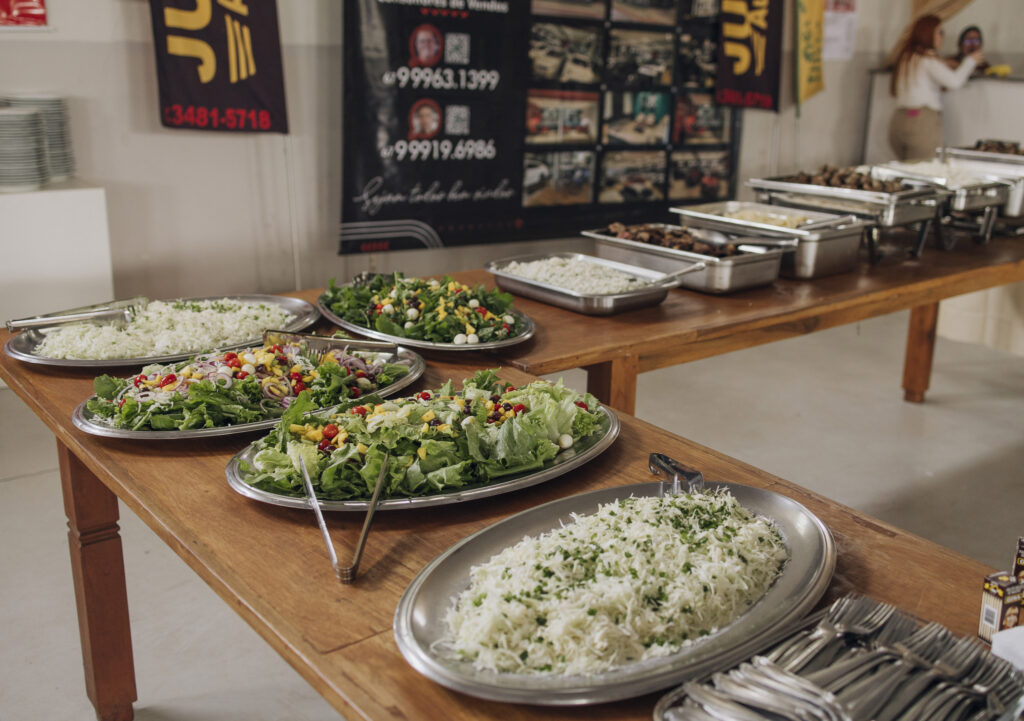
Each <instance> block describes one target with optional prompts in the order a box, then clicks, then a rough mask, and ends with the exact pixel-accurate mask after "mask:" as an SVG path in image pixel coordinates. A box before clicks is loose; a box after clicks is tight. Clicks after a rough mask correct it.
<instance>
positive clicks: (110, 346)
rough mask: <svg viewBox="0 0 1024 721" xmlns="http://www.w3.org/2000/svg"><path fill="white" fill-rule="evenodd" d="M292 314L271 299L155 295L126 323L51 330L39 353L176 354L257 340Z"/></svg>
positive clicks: (99, 356) (95, 356)
mask: <svg viewBox="0 0 1024 721" xmlns="http://www.w3.org/2000/svg"><path fill="white" fill-rule="evenodd" d="M293 318H294V316H293V315H292V314H291V313H289V312H288V311H287V310H285V309H284V308H282V307H280V306H278V305H273V304H270V303H259V302H249V301H246V302H243V301H237V300H230V299H228V298H224V299H222V300H202V301H160V300H154V301H150V302H149V304H147V305H146V308H145V309H144V310H142V311H140V312H139V313H137V314H136V316H135V318H134V319H133V320H132V321H131V323H129V324H128V325H127V326H126V327H124V328H119V327H117V326H114V325H110V324H93V323H75V324H72V325H66V326H61V327H59V328H55V329H54V330H51V331H48V332H47V333H46V335H45V337H44V339H43V341H42V342H41V343H40V344H39V345H38V346H36V349H35V352H36V353H37V354H39V355H41V356H45V357H47V358H72V359H79V360H113V359H118V358H145V357H151V356H162V355H176V354H179V353H191V352H195V351H202V350H208V349H211V348H215V347H217V346H224V345H229V344H232V343H243V342H245V341H248V340H253V339H256V338H259V337H260V335H261V334H262V333H263V331H265V330H266V329H268V328H284V327H285V326H286V325H287V324H288V323H290V322H291V320H292V319H293Z"/></svg>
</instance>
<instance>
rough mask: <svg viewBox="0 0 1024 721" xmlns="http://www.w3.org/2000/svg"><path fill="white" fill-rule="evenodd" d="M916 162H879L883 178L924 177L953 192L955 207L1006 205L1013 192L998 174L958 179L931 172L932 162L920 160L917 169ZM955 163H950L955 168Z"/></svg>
mask: <svg viewBox="0 0 1024 721" xmlns="http://www.w3.org/2000/svg"><path fill="white" fill-rule="evenodd" d="M914 165H915V163H897V162H893V163H886V164H885V165H879V166H877V168H878V171H879V173H880V175H879V177H882V178H887V179H888V178H908V179H911V180H923V181H924V182H926V183H931V184H933V185H936V186H938V187H940V188H945V189H946V190H948V191H949V192H950V197H949V209H950V210H954V211H958V212H960V211H971V210H984V209H985V208H989V207H999V206H1000V205H1003V204H1004V203H1005V202H1006V201H1007V199H1008V198H1009V194H1010V185H1009V183H1007V182H1006V181H1005V180H1004V179H1002V178H999V177H997V176H994V175H988V174H985V173H978V174H976V175H975V177H974V178H973V179H972V180H970V181H967V182H958V181H957V180H956V179H954V178H952V177H950V175H951V174H950V173H945V174H940V173H934V172H931V173H929V172H928V170H929V169H930V165H931V163H928V164H924V163H919V164H917V165H920V166H921V169H920V170H915V169H914V167H913V166H914ZM952 168H953V166H950V171H952Z"/></svg>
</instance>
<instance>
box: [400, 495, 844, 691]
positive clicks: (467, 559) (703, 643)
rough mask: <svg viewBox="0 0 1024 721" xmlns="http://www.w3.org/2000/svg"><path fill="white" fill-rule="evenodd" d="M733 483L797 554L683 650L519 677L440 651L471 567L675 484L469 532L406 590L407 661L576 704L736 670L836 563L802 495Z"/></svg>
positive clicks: (553, 507) (577, 499) (449, 678)
mask: <svg viewBox="0 0 1024 721" xmlns="http://www.w3.org/2000/svg"><path fill="white" fill-rule="evenodd" d="M708 485H709V486H710V487H725V488H727V489H728V490H729V491H731V492H732V494H733V495H734V496H735V497H736V498H737V500H739V502H740V503H741V504H742V505H743V506H745V507H746V508H747V509H748V510H750V511H752V512H753V513H755V514H757V515H761V516H765V517H767V518H769V519H771V520H772V521H774V523H775V525H776V527H777V528H778V530H779V532H780V533H781V535H782V537H783V539H784V540H785V542H786V546H787V549H788V551H789V561H788V562H787V564H786V566H785V567H784V569H783V572H782V574H781V575H780V576H779V577H778V578H777V579H776V581H775V583H774V584H773V585H772V586H771V588H769V589H768V591H767V593H766V594H765V595H764V596H763V597H762V598H761V599H760V600H759V601H757V602H756V603H755V604H754V605H753V606H751V607H750V608H749V609H748V610H747V612H746V613H744V614H743V615H741V616H740V617H739V618H737V619H736V620H735V621H733V622H732V623H731V624H729V625H728V626H726V627H725V628H723V629H720V630H719V631H717V632H716V633H713V634H711V635H709V636H706V637H704V638H702V639H700V640H698V641H695V642H693V643H691V644H689V645H686V646H684V647H683V648H682V649H680V650H679V651H678V652H676V653H674V654H671V655H668V656H665V657H662V658H655V659H649V660H646V661H639V662H636V663H632V664H627V665H625V666H621V667H619V668H616V669H612V670H610V671H607V672H604V673H599V674H593V675H568V676H560V675H554V674H538V675H517V674H510V673H496V672H492V671H481V670H478V669H475V668H474V667H473V665H472V664H471V663H469V662H466V661H459V660H455V659H451V658H447V657H446V656H445V655H443V652H442V651H441V650H440V648H441V644H442V641H443V639H444V637H445V634H446V625H445V620H444V619H445V615H446V614H447V612H448V609H449V608H450V607H451V606H452V604H453V603H454V600H455V598H456V597H457V596H458V594H459V593H461V592H462V591H463V590H464V589H465V588H467V587H468V585H469V571H470V569H471V568H472V567H473V566H476V565H479V564H482V563H486V562H487V561H488V560H489V559H490V558H491V557H492V556H493V555H495V554H496V553H498V552H500V551H502V550H503V549H505V548H507V547H509V546H512V545H514V544H516V543H518V542H519V541H520V540H522V538H523V537H524V536H526V535H530V536H535V535H538V534H541V533H544V532H546V531H550V530H552V529H554V528H557V527H559V526H560V525H561V524H563V523H567V522H569V521H570V520H571V517H570V514H574V513H575V514H590V513H594V512H596V510H597V507H598V506H599V505H600V504H603V503H609V502H613V501H617V500H619V499H622V498H627V497H629V496H663V495H666V494H668V493H671V490H672V483H671V482H668V483H662V482H653V483H641V484H636V485H630V486H619V487H616V488H606V489H601V490H597V491H591V492H589V493H583V494H579V495H576V496H570V497H568V498H563V499H560V500H557V501H552V502H550V503H546V504H544V505H542V506H537V507H536V508H532V509H529V510H526V511H523V512H522V513H518V514H516V515H514V516H510V517H509V518H506V519H504V520H502V521H499V522H497V523H495V524H493V525H491V526H488V527H487V528H485V529H483V530H481V531H479V532H477V533H475V534H473V535H472V536H469V537H467V538H465V539H463V540H462V541H460V542H459V543H457V544H455V545H454V546H452V547H451V548H449V549H448V550H447V551H445V552H444V553H442V554H441V555H440V556H438V557H437V558H436V559H434V560H433V561H432V562H431V563H430V564H429V565H427V567H426V568H424V569H423V570H422V571H421V572H420V573H419V575H417V576H416V578H415V579H413V581H412V583H410V584H409V587H408V588H407V589H406V591H405V593H404V594H403V595H402V598H401V600H400V601H399V603H398V607H397V609H396V610H395V620H394V634H395V640H396V642H397V643H398V648H399V650H400V651H401V652H402V655H403V656H404V657H405V659H406V661H408V662H409V664H410V665H411V666H412V667H413V668H415V669H416V670H417V671H419V672H420V673H422V674H423V675H424V676H426V677H427V678H429V679H431V680H432V681H435V682H436V683H439V684H441V685H442V686H446V687H447V688H450V689H453V690H455V691H460V692H462V693H465V694H469V695H471V696H476V697H479V698H484V699H489V700H492V701H502V702H508V703H524V704H534V705H543V706H575V705H584V704H595V703H605V702H609V701H616V700H619V699H624V698H632V697H635V696H641V695H643V694H646V693H650V692H652V691H656V690H659V689H663V688H667V687H669V686H672V685H675V684H678V683H680V682H681V681H683V680H685V679H687V678H692V677H696V676H699V675H702V674H705V673H709V672H713V671H715V670H719V669H721V668H728V667H729V666H732V665H733V664H735V663H738V662H739V661H741V660H744V659H745V658H747V657H749V656H750V655H753V654H754V653H756V652H758V651H759V650H761V649H762V648H763V647H764V646H765V645H767V644H768V643H770V642H771V640H772V639H773V638H774V637H775V636H776V635H777V634H778V631H779V629H781V628H786V627H788V626H789V625H790V624H792V623H793V622H795V621H796V620H797V619H799V618H801V617H803V616H804V615H805V614H806V613H807V612H808V611H810V610H811V608H812V607H813V606H814V604H815V603H817V601H818V600H819V599H820V598H821V596H822V594H824V592H825V589H826V588H827V586H828V584H829V581H830V580H831V578H832V573H833V571H834V570H835V559H836V549H835V544H834V542H833V540H832V536H831V534H830V533H829V531H828V528H827V527H826V526H825V525H824V524H823V523H822V522H821V521H820V520H819V519H818V518H817V517H816V516H815V515H814V514H812V513H811V512H810V511H808V510H807V509H806V508H805V507H804V506H802V505H800V504H799V503H797V502H795V501H793V500H791V499H789V498H786V497H785V496H781V495H779V494H777V493H773V492H771V491H767V490H764V489H760V488H752V487H749V486H741V485H738V484H732V483H712V482H708Z"/></svg>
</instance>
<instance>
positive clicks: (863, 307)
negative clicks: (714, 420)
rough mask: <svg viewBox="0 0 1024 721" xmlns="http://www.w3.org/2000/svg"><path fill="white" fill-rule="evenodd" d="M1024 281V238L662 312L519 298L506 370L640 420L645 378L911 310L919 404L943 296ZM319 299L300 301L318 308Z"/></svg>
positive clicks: (911, 382) (690, 297)
mask: <svg viewBox="0 0 1024 721" xmlns="http://www.w3.org/2000/svg"><path fill="white" fill-rule="evenodd" d="M455 276H456V277H457V278H458V279H459V280H461V281H463V282H466V283H473V284H475V283H480V282H483V283H485V284H487V285H488V286H493V281H494V279H493V276H492V275H491V274H490V273H487V272H485V271H482V270H479V271H469V272H465V273H456V274H455ZM1019 280H1024V239H1021V238H995V239H993V240H992V242H991V243H989V244H988V245H975V244H973V243H970V242H960V243H958V244H957V247H956V248H955V249H954V250H952V251H942V250H937V249H933V248H928V249H927V250H926V251H925V252H924V254H923V255H922V256H921V258H919V259H910V258H906V257H905V253H901V254H899V255H898V256H894V257H890V258H886V259H884V260H883V261H881V263H879V264H877V265H869V264H867V263H861V265H860V267H859V268H858V270H856V271H855V272H851V273H843V274H841V275H835V276H831V277H826V278H819V279H815V280H809V281H808V280H779V281H777V282H776V283H775V284H774V285H771V286H768V287H765V288H759V289H754V290H749V291H742V292H739V293H733V294H729V295H723V296H713V295H707V294H703V293H695V292H691V291H686V290H674V291H671V292H670V293H669V295H668V298H667V299H666V300H665V301H664V302H663V303H661V304H660V305H658V306H655V307H653V308H648V309H644V310H639V311H633V312H629V313H623V314H620V315H613V316H608V317H604V318H598V317H594V316H585V315H580V314H578V313H572V312H570V311H566V310H562V309H560V308H555V307H553V306H550V305H546V304H544V303H539V302H535V301H531V300H529V299H526V298H517V299H516V307H517V308H519V309H520V310H522V311H523V312H525V313H526V314H527V315H529V316H530V317H531V318H533V319H534V321H536V323H537V334H536V336H535V337H534V338H533V340H531V341H529V342H528V343H525V344H523V345H522V346H516V347H514V348H511V349H508V350H506V351H503V352H502V353H501V356H500V357H501V359H502V363H504V364H507V365H512V366H514V367H516V368H519V369H520V370H524V371H526V372H528V373H532V374H534V375H543V374H547V373H558V372H561V371H564V370H567V369H569V368H584V369H586V370H587V374H588V381H587V383H588V390H589V391H590V392H591V393H593V394H594V395H596V396H597V397H598V398H600V399H601V400H602V401H604V402H606V403H608V404H609V405H611V406H612V407H613V408H617V409H619V410H623V411H625V412H627V413H633V411H634V408H635V405H636V380H637V375H638V374H639V373H643V372H645V371H651V370H656V369H658V368H665V367H667V366H672V365H676V364H679V363H685V362H687V361H692V360H698V359H700V358H707V357H709V356H715V355H719V354H721V353H728V352H730V351H734V350H740V349H741V348H750V347H752V346H756V345H760V344H762V343H768V342H771V341H776V340H783V339H785V338H793V337H795V336H799V335H804V334H807V333H812V332H814V331H819V330H825V329H826V328H833V327H835V326H838V325H843V324H846V323H855V322H857V321H861V320H866V319H868V318H874V317H876V316H880V315H885V314H886V313H893V312H895V311H899V310H906V309H910V310H911V314H910V327H909V330H908V333H907V352H906V358H905V364H904V372H903V388H904V389H905V398H906V399H907V400H908V401H914V402H921V401H923V400H924V394H925V391H926V390H927V389H928V383H929V378H930V376H931V367H932V357H933V353H934V347H935V328H936V323H937V322H938V308H939V306H938V303H939V301H940V300H943V299H945V298H951V297H953V296H957V295H962V294H964V293H970V292H972V291H976V290H983V289H985V288H992V287H995V286H999V285H1005V284H1007V283H1013V282H1015V281H1019ZM318 294H319V292H318V291H309V292H306V293H302V294H299V295H301V296H302V297H304V298H306V299H307V300H315V298H316V296H317V295H318Z"/></svg>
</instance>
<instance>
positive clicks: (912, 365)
mask: <svg viewBox="0 0 1024 721" xmlns="http://www.w3.org/2000/svg"><path fill="white" fill-rule="evenodd" d="M938 322H939V304H938V303H928V304H927V305H919V306H917V307H916V308H913V309H911V311H910V327H909V328H908V329H907V354H906V356H905V357H904V360H903V400H905V401H909V402H911V403H924V392H925V391H926V390H928V382H929V381H930V380H931V376H932V358H933V356H934V355H935V328H936V326H937V325H938Z"/></svg>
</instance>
